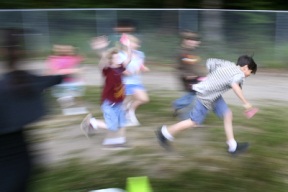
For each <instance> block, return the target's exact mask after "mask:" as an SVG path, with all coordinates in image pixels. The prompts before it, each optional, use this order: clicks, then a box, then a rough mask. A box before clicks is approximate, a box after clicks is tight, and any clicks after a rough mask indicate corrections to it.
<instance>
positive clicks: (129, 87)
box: [125, 84, 145, 95]
mask: <svg viewBox="0 0 288 192" xmlns="http://www.w3.org/2000/svg"><path fill="white" fill-rule="evenodd" d="M136 90H142V91H145V87H144V86H143V85H141V84H138V85H136V84H125V94H126V95H133V94H134V93H135V91H136Z"/></svg>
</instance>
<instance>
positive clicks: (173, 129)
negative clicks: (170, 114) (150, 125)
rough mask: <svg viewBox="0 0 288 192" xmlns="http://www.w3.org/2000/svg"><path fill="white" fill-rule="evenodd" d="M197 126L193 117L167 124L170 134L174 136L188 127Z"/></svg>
mask: <svg viewBox="0 0 288 192" xmlns="http://www.w3.org/2000/svg"><path fill="white" fill-rule="evenodd" d="M195 126H196V123H195V122H194V121H192V120H191V119H186V120H183V121H180V122H178V123H176V124H174V125H170V126H167V127H166V129H167V133H168V134H170V135H171V136H172V137H174V136H175V135H176V134H177V133H178V132H181V131H183V130H185V129H188V128H194V127H195ZM162 131H163V130H162Z"/></svg>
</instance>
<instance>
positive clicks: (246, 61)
mask: <svg viewBox="0 0 288 192" xmlns="http://www.w3.org/2000/svg"><path fill="white" fill-rule="evenodd" d="M236 65H239V66H240V67H243V66H245V65H247V66H248V69H250V70H252V73H253V74H255V73H256V71H257V64H256V63H255V61H254V60H253V58H252V57H250V56H248V55H242V56H240V57H239V58H238V60H237V64H236Z"/></svg>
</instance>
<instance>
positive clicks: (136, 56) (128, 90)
mask: <svg viewBox="0 0 288 192" xmlns="http://www.w3.org/2000/svg"><path fill="white" fill-rule="evenodd" d="M127 36H128V38H129V39H130V43H131V51H132V58H131V62H130V63H129V65H127V67H126V70H125V71H124V72H123V74H124V76H123V83H124V85H125V94H126V97H125V101H124V103H125V109H126V117H127V126H137V125H140V123H139V121H138V119H137V117H136V115H135V111H136V109H137V108H138V107H139V106H140V105H143V104H145V103H147V102H149V96H148V94H147V91H146V89H145V88H144V85H143V83H142V79H141V73H143V72H147V71H149V68H148V67H146V66H145V60H144V59H145V55H144V53H143V52H141V51H139V50H138V48H139V47H140V41H139V39H138V38H136V37H135V36H132V35H127ZM127 55H128V53H127V50H125V49H124V50H123V51H122V52H121V57H122V58H123V59H125V58H126V57H127Z"/></svg>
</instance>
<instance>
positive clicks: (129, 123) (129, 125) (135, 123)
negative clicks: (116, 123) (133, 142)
mask: <svg viewBox="0 0 288 192" xmlns="http://www.w3.org/2000/svg"><path fill="white" fill-rule="evenodd" d="M126 121H127V122H126V124H125V127H134V126H139V125H140V123H139V122H138V121H131V119H127V120H126Z"/></svg>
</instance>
